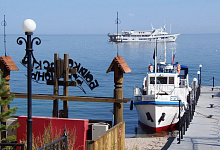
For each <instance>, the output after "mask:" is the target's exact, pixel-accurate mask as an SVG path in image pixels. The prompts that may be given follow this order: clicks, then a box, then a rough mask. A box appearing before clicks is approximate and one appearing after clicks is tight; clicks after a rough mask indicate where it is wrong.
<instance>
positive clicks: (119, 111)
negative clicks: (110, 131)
mask: <svg viewBox="0 0 220 150" xmlns="http://www.w3.org/2000/svg"><path fill="white" fill-rule="evenodd" d="M114 83H115V89H114V98H115V99H119V100H120V99H121V100H123V89H122V83H123V72H122V71H121V70H120V69H119V68H118V65H117V63H115V65H114ZM122 121H123V103H114V125H116V124H118V123H120V122H122Z"/></svg>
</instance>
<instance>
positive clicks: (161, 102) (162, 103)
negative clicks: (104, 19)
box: [134, 101, 183, 105]
mask: <svg viewBox="0 0 220 150" xmlns="http://www.w3.org/2000/svg"><path fill="white" fill-rule="evenodd" d="M134 105H179V101H169V102H167V101H141V102H134ZM180 105H183V103H182V102H180Z"/></svg>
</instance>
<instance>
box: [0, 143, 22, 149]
mask: <svg viewBox="0 0 220 150" xmlns="http://www.w3.org/2000/svg"><path fill="white" fill-rule="evenodd" d="M8 146H10V147H11V148H7V147H8ZM17 147H20V149H21V150H24V144H23V143H0V149H13V150H16V149H18V148H17Z"/></svg>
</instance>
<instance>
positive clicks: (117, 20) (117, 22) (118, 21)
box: [115, 12, 120, 56]
mask: <svg viewBox="0 0 220 150" xmlns="http://www.w3.org/2000/svg"><path fill="white" fill-rule="evenodd" d="M115 22H116V24H117V36H116V44H117V56H119V54H118V39H117V38H118V24H120V20H119V19H118V12H117V19H116V20H115Z"/></svg>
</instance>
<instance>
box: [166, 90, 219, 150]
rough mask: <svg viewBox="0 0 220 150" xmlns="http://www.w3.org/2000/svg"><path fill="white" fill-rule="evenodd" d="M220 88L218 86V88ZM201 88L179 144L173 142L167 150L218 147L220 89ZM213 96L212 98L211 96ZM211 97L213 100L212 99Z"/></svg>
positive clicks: (205, 149)
mask: <svg viewBox="0 0 220 150" xmlns="http://www.w3.org/2000/svg"><path fill="white" fill-rule="evenodd" d="M219 87H220V86H219ZM219 87H214V89H213V91H212V88H213V87H212V86H202V87H201V95H200V97H199V100H198V103H197V105H196V108H195V114H194V117H193V120H192V122H191V123H190V126H189V128H188V129H187V131H186V133H185V135H184V136H183V139H181V142H180V144H177V143H178V141H177V140H174V141H173V142H172V144H171V145H170V147H169V150H176V149H179V150H190V149H196V150H207V149H219V147H220V128H219V126H220V115H219V114H220V97H219V94H220V88H219ZM213 95H214V96H213ZM212 97H213V98H212Z"/></svg>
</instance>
